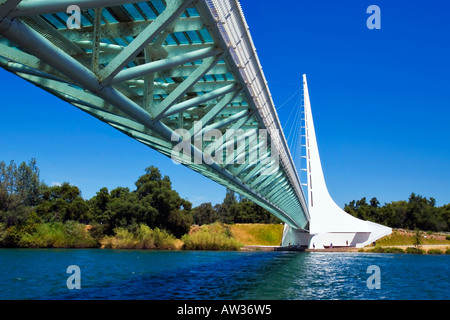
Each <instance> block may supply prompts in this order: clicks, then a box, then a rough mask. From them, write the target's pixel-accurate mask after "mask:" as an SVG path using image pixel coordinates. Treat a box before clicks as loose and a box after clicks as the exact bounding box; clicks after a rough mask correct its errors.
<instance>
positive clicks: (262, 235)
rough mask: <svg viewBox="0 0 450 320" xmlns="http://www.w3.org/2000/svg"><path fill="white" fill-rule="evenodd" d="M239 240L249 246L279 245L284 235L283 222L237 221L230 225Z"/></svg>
mask: <svg viewBox="0 0 450 320" xmlns="http://www.w3.org/2000/svg"><path fill="white" fill-rule="evenodd" d="M230 231H231V233H232V234H233V236H234V238H236V240H237V241H239V242H240V243H242V244H244V245H248V246H255V245H260V246H278V245H280V243H281V239H282V237H283V225H282V224H260V223H252V224H249V223H237V224H233V225H230Z"/></svg>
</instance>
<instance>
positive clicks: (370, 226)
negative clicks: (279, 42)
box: [282, 75, 392, 249]
mask: <svg viewBox="0 0 450 320" xmlns="http://www.w3.org/2000/svg"><path fill="white" fill-rule="evenodd" d="M303 91H304V113H305V114H304V119H305V120H304V121H305V145H306V171H307V180H308V181H307V186H308V194H307V195H308V211H309V214H310V217H311V219H310V222H309V232H302V231H301V230H296V229H293V228H291V227H289V226H288V225H286V226H285V228H284V234H283V241H282V242H283V243H282V244H283V246H287V245H289V244H292V245H298V244H300V245H302V246H308V248H310V249H313V248H315V249H324V248H327V247H329V246H331V245H332V246H333V247H346V246H347V247H357V248H360V247H364V246H366V245H368V244H370V243H372V242H374V241H376V240H377V239H379V238H381V237H383V236H386V235H389V234H391V232H392V229H391V228H388V227H385V226H382V225H380V224H377V223H373V222H370V221H364V220H360V219H357V218H355V217H353V216H352V215H350V214H348V213H346V212H345V211H344V210H342V209H341V208H340V207H339V206H338V205H337V204H336V203H335V202H334V201H333V199H332V198H331V196H330V194H329V192H328V189H327V186H326V183H325V178H324V175H323V171H322V165H321V162H320V156H319V148H318V146H317V139H316V133H315V130H314V122H313V116H312V112H311V102H310V99H309V92H308V84H307V81H306V75H303Z"/></svg>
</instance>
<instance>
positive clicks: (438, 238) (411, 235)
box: [377, 229, 450, 247]
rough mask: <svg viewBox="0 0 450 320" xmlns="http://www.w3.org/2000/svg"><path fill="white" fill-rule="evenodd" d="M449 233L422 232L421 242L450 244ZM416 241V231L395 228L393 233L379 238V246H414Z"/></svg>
mask: <svg viewBox="0 0 450 320" xmlns="http://www.w3.org/2000/svg"><path fill="white" fill-rule="evenodd" d="M447 238H448V235H445V234H442V233H430V232H428V233H427V232H420V244H422V245H441V244H445V245H449V246H450V240H448V239H447ZM415 241H416V233H415V231H409V230H403V229H394V230H392V234H390V235H388V236H385V237H383V238H381V239H379V240H377V246H382V247H384V246H412V245H414V244H415Z"/></svg>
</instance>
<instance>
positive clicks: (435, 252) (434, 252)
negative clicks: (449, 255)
mask: <svg viewBox="0 0 450 320" xmlns="http://www.w3.org/2000/svg"><path fill="white" fill-rule="evenodd" d="M427 253H428V254H443V253H444V251H442V250H440V249H430V250H428V251H427Z"/></svg>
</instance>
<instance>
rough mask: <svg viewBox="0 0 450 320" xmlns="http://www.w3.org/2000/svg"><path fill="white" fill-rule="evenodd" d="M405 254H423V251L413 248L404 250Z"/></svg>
mask: <svg viewBox="0 0 450 320" xmlns="http://www.w3.org/2000/svg"><path fill="white" fill-rule="evenodd" d="M406 253H411V254H424V253H425V251H424V250H422V249H419V248H415V247H408V248H406Z"/></svg>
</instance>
